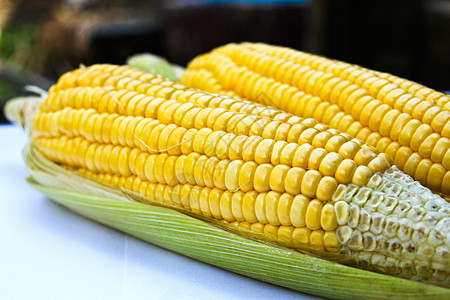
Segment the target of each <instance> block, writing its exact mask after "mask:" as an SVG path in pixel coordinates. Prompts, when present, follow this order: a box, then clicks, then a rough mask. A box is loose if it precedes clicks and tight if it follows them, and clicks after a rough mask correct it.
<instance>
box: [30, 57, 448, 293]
mask: <svg viewBox="0 0 450 300" xmlns="http://www.w3.org/2000/svg"><path fill="white" fill-rule="evenodd" d="M33 145H34V146H35V147H36V148H37V149H38V150H39V151H40V152H41V153H43V154H44V155H45V156H46V157H48V158H49V159H51V160H52V161H54V162H56V163H58V164H60V165H62V166H65V167H67V168H69V169H71V170H74V171H75V172H78V173H80V174H83V175H85V176H87V177H89V178H92V179H94V180H97V181H100V182H104V183H106V184H110V185H112V186H115V187H118V188H122V189H125V190H129V191H133V192H136V193H139V194H141V195H143V196H145V197H147V198H148V199H151V200H153V201H158V202H160V203H164V204H165V205H168V206H171V207H174V208H178V209H181V210H183V211H188V212H190V213H193V214H196V215H199V216H203V217H205V218H209V219H215V220H217V222H219V223H226V224H228V225H229V226H231V227H234V228H240V229H242V230H246V231H249V232H253V234H255V235H257V236H262V238H263V239H267V240H269V241H271V242H274V243H278V244H280V245H283V246H286V247H291V248H294V249H298V250H300V251H305V252H312V253H314V254H316V255H320V256H323V257H326V258H328V259H332V260H337V261H343V262H345V263H347V264H354V265H357V266H361V267H363V268H366V269H370V270H377V271H380V272H384V273H388V274H394V275H398V276H401V277H405V278H410V279H415V280H421V281H426V282H431V283H435V284H439V285H444V286H448V285H449V284H450V275H449V266H450V261H449V255H450V250H449V244H450V237H449V235H448V229H449V226H450V224H449V222H448V221H449V220H450V204H449V203H447V202H446V201H445V200H443V199H442V198H440V197H439V196H436V195H434V194H432V193H431V192H430V191H429V190H427V189H425V188H423V187H422V186H420V184H418V183H417V182H414V181H413V180H412V179H411V178H410V177H409V176H407V175H405V174H403V173H402V172H400V171H399V170H398V169H396V168H395V167H392V163H391V161H390V160H389V159H388V157H387V156H386V155H384V154H380V153H379V152H378V151H377V150H376V149H374V148H373V147H369V146H366V145H365V144H363V143H361V142H360V141H358V140H355V139H352V138H350V137H349V136H348V135H346V134H341V133H340V132H339V131H337V130H333V129H330V128H329V127H328V126H325V125H322V124H320V123H317V122H315V121H314V120H311V119H302V118H298V117H293V116H291V115H289V114H285V113H282V112H281V111H278V110H275V109H270V108H266V107H264V106H261V105H257V104H252V103H250V102H248V101H242V100H239V99H232V98H227V97H220V96H218V95H215V94H209V93H205V92H199V91H196V90H193V89H188V88H187V87H185V86H183V85H181V84H178V83H174V82H171V81H169V80H167V79H164V78H161V77H158V76H154V75H150V74H146V73H143V72H139V71H137V70H135V69H133V68H130V67H117V66H110V65H95V66H92V67H89V68H81V69H78V70H75V71H74V72H71V73H67V74H66V75H64V76H62V77H61V79H60V80H59V81H58V83H57V84H55V85H54V86H53V87H52V88H51V89H50V91H49V94H48V97H47V98H46V99H45V100H44V102H43V103H42V105H41V107H40V110H39V111H38V112H37V113H36V115H35V117H34V123H33ZM143 201H145V198H144V199H143Z"/></svg>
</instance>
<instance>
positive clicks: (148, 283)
mask: <svg viewBox="0 0 450 300" xmlns="http://www.w3.org/2000/svg"><path fill="white" fill-rule="evenodd" d="M24 143H25V134H24V132H23V131H22V129H21V128H19V127H18V126H12V125H1V126H0V151H1V152H0V299H35V300H37V299H77V300H78V299H214V300H219V299H299V298H301V299H312V298H313V297H311V296H309V295H303V294H299V293H297V292H294V291H291V290H288V289H284V288H281V287H278V286H274V285H270V284H267V283H264V282H260V281H257V280H253V279H250V278H247V277H244V276H241V275H238V274H234V273H231V272H228V271H225V270H222V269H219V268H216V267H213V266H210V265H207V264H204V263H201V262H198V261H195V260H192V259H190V258H187V257H184V256H182V255H179V254H177V253H174V252H171V251H168V250H165V249H162V248H159V247H157V246H154V245H151V244H148V243H146V242H143V241H140V240H138V239H135V238H133V237H130V236H128V235H126V234H123V233H121V232H118V231H116V230H113V229H110V228H108V227H105V226H103V225H100V224H98V223H95V222H94V221H91V220H89V219H86V218H84V217H81V216H79V215H77V214H75V213H73V212H71V211H69V210H67V209H65V208H63V207H62V206H60V205H58V204H55V203H53V202H52V201H50V200H49V199H47V198H46V197H45V196H44V195H43V194H41V193H39V192H38V191H36V190H34V189H33V188H31V187H30V186H29V185H28V184H27V183H26V182H25V179H26V177H27V176H28V175H27V172H26V169H25V166H24V163H23V161H22V157H21V150H22V147H23V145H24Z"/></svg>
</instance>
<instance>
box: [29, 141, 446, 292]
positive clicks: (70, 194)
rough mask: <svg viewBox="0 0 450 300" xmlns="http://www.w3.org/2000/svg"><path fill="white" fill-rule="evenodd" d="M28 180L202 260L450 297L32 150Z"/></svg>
mask: <svg viewBox="0 0 450 300" xmlns="http://www.w3.org/2000/svg"><path fill="white" fill-rule="evenodd" d="M24 158H25V162H26V165H27V167H28V169H29V172H30V174H31V177H30V179H29V180H28V182H29V183H30V184H31V185H32V186H33V187H35V188H36V189H38V190H40V191H41V192H43V193H44V194H45V195H47V196H48V197H49V198H51V199H52V200H54V201H56V202H57V203H60V204H61V205H63V206H66V207H68V208H69V209H71V210H73V211H75V212H77V213H79V214H81V215H83V216H85V217H88V218H90V219H93V220H96V221H98V222H100V223H103V224H105V225H108V226H111V227H113V228H116V229H118V230H121V231H123V232H126V233H128V234H130V235H132V236H135V237H137V238H140V239H142V240H145V241H147V242H150V243H153V244H156V245H158V246H161V247H164V248H167V249H170V250H173V251H175V252H178V253H180V254H183V255H186V256H188V257H191V258H194V259H197V260H199V261H202V262H205V263H209V264H212V265H215V266H218V267H220V268H223V269H226V270H229V271H232V272H236V273H239V274H242V275H246V276H249V277H252V278H255V279H259V280H262V281H266V282H270V283H273V284H276V285H280V286H284V287H287V288H290V289H293V290H297V291H300V292H304V293H309V294H313V295H317V296H322V297H328V298H334V299H350V298H356V299H405V298H408V299H420V298H422V299H423V298H427V299H444V298H446V297H449V296H450V290H449V289H445V288H441V287H436V286H433V285H428V284H423V283H419V282H414V281H410V280H405V279H400V278H395V277H392V276H388V275H383V274H378V273H374V272H369V271H364V270H360V269H356V268H353V267H348V266H344V265H341V264H338V263H333V262H329V261H326V260H323V259H319V258H316V257H312V256H309V255H305V254H301V253H299V252H297V251H294V250H289V249H284V248H279V247H275V246H272V245H268V244H266V243H261V242H257V241H254V240H251V239H247V238H244V237H241V236H239V235H236V234H233V233H230V232H228V231H226V230H223V229H221V228H218V227H217V226H214V225H212V224H209V223H207V222H205V221H202V220H199V219H196V218H193V217H191V216H187V215H185V214H183V213H181V212H178V211H175V210H172V209H169V208H165V207H160V206H155V205H148V204H142V203H138V202H135V201H134V200H133V199H132V198H130V196H129V194H127V193H125V192H123V191H120V190H117V189H113V188H109V187H107V186H104V185H102V184H99V183H96V182H93V181H91V180H89V179H87V178H84V177H82V176H79V175H76V174H74V173H72V172H71V171H68V170H65V169H64V168H62V167H60V166H58V165H56V164H54V163H52V162H51V161H49V160H47V159H46V158H45V157H44V156H42V155H41V154H40V153H39V152H38V151H37V150H36V149H34V148H33V146H32V144H31V143H29V144H28V145H27V146H26V147H25V149H24Z"/></svg>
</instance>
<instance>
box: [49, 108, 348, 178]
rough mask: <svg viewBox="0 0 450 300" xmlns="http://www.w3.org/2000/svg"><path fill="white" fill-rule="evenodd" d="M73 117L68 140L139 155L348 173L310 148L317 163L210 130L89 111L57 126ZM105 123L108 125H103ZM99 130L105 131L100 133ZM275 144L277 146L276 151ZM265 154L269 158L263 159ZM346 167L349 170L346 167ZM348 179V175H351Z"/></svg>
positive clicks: (283, 146) (281, 147)
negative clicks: (201, 156) (80, 139)
mask: <svg viewBox="0 0 450 300" xmlns="http://www.w3.org/2000/svg"><path fill="white" fill-rule="evenodd" d="M73 114H76V115H80V116H81V117H80V118H81V119H83V120H84V121H83V122H81V121H80V122H71V124H69V125H70V126H73V127H72V128H65V129H64V130H63V131H64V132H65V133H67V134H68V135H70V136H74V135H75V136H76V135H78V134H79V135H82V136H83V137H86V138H87V139H88V140H89V141H91V142H94V141H96V142H103V143H110V142H111V143H112V144H114V145H118V144H120V145H123V146H129V147H132V148H133V147H134V146H137V147H138V148H140V149H141V150H143V151H149V152H161V151H162V152H164V151H167V152H168V153H169V154H173V155H177V154H181V153H185V154H188V153H190V152H192V151H196V152H199V153H201V154H203V153H205V154H207V155H208V156H215V155H217V156H218V157H219V158H221V159H226V158H231V159H244V160H246V161H256V162H257V163H259V164H261V163H267V162H268V163H272V164H278V163H279V162H281V163H284V164H288V165H290V164H293V165H295V166H297V165H298V166H303V167H304V168H315V169H318V170H321V171H322V172H323V173H324V175H331V176H334V175H335V173H336V172H337V170H339V172H338V177H339V178H340V177H342V176H340V175H339V174H341V173H342V174H346V173H349V171H345V170H346V169H347V168H346V167H344V168H342V167H341V168H339V167H338V166H337V165H336V166H331V165H330V164H336V163H340V162H341V161H342V159H340V158H339V155H338V154H335V155H332V154H326V151H325V150H323V149H322V151H319V150H320V149H317V148H316V149H314V148H313V147H312V146H310V147H309V148H308V149H309V151H310V152H312V153H313V154H314V153H316V152H317V151H319V152H320V153H324V155H321V156H320V159H319V158H316V159H315V158H314V156H315V155H313V157H312V158H311V159H310V157H309V154H308V155H307V156H299V155H300V154H302V153H303V154H304V151H303V150H304V149H303V148H305V147H303V148H302V149H299V147H298V146H297V145H295V144H291V145H289V147H287V145H288V144H287V143H281V142H274V141H273V140H267V139H261V138H257V137H253V138H252V137H242V136H240V137H239V136H235V135H233V134H225V133H222V132H212V130H210V129H207V128H203V129H201V130H199V131H197V130H195V129H192V130H190V131H188V130H186V129H184V128H182V127H177V126H175V125H174V124H170V125H163V124H160V123H159V122H158V121H156V120H149V119H142V118H140V117H136V118H133V117H124V116H117V115H110V116H108V115H105V114H102V115H98V114H95V113H93V111H92V110H87V111H84V110H83V111H82V110H70V111H68V112H67V114H65V118H63V119H62V120H61V122H63V123H64V122H65V121H66V120H73V119H74V117H71V115H73ZM54 117H55V118H57V117H58V114H56V113H55V114H54ZM111 117H113V118H111ZM108 120H109V122H108V124H104V123H105V122H106V121H108ZM80 123H81V124H83V125H82V126H81V129H78V130H76V128H79V125H80ZM105 125H107V126H105ZM60 127H61V128H64V124H63V125H60ZM102 129H105V130H103V131H102ZM275 144H276V145H277V146H276V147H275ZM304 146H305V145H304ZM313 149H314V151H315V152H314V151H313ZM274 150H275V151H274ZM324 151H325V152H324ZM319 152H317V153H319ZM269 153H271V154H270V155H269V156H267V154H269ZM295 153H297V154H295ZM308 153H309V152H308ZM325 154H326V155H325ZM335 156H337V158H336V157H335ZM349 167H352V166H350V165H349ZM352 168H353V167H352ZM341 169H342V170H341ZM350 175H352V174H351V171H350Z"/></svg>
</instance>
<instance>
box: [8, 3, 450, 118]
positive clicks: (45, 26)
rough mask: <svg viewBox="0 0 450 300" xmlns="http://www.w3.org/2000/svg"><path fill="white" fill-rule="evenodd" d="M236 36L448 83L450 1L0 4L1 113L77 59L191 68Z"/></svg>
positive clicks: (441, 86) (435, 84)
mask: <svg viewBox="0 0 450 300" xmlns="http://www.w3.org/2000/svg"><path fill="white" fill-rule="evenodd" d="M240 41H255V42H256V41H260V42H267V43H272V44H277V45H283V46H289V47H292V48H296V49H299V50H302V51H308V52H313V53H317V54H321V55H325V56H328V57H331V58H336V59H341V60H344V61H347V62H351V63H356V64H360V65H363V66H365V67H368V68H372V69H376V70H381V71H386V72H390V73H393V74H395V75H399V76H402V77H406V78H408V79H412V80H415V81H418V82H420V83H422V84H425V85H427V86H429V87H432V88H434V89H437V90H448V89H450V1H448V0H446V1H444V0H409V1H407V0H398V1H385V0H381V1H350V0H284V1H283V0H280V1H268V0H253V1H237V0H234V1H233V0H229V1H225V0H222V1H220V0H215V1H214V0H209V1H208V0H203V1H202V0H184V1H181V0H178V1H162V0H153V1H152V0H136V1H126V0H110V1H104V0H0V109H1V111H2V112H3V105H4V103H5V102H6V100H7V99H10V98H13V97H16V96H19V95H25V94H27V92H26V91H25V89H24V87H25V86H26V85H36V86H39V87H41V88H43V89H48V88H49V87H50V86H51V84H52V83H53V82H55V81H56V80H57V78H58V76H60V75H61V74H63V73H64V72H66V71H69V70H71V69H73V68H76V67H77V66H79V65H80V64H85V65H89V64H93V63H102V62H107V63H116V64H122V63H124V62H125V60H126V58H127V57H129V56H131V55H133V54H136V53H142V52H150V53H154V54H159V55H161V56H164V57H166V58H167V59H168V60H170V61H172V62H174V63H177V64H181V65H186V63H187V62H188V61H189V60H190V59H192V58H193V57H194V56H196V55H198V54H200V53H203V52H206V51H209V50H211V49H212V48H214V47H217V46H219V45H222V44H225V43H228V42H240ZM0 122H6V121H5V119H4V116H3V114H0Z"/></svg>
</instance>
